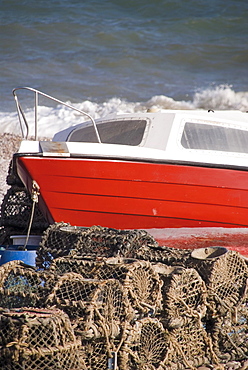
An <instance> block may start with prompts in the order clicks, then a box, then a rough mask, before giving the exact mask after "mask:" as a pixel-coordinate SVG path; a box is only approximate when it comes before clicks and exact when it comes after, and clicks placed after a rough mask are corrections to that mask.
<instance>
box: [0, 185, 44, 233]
mask: <svg viewBox="0 0 248 370" xmlns="http://www.w3.org/2000/svg"><path fill="white" fill-rule="evenodd" d="M31 210H32V199H31V196H30V195H29V193H28V191H27V190H26V189H25V188H24V187H18V186H16V185H13V186H11V187H10V188H9V189H8V191H7V193H6V194H5V196H4V198H3V202H2V204H1V224H2V225H3V226H5V227H12V228H14V229H15V230H16V231H17V230H20V231H21V230H23V229H27V228H28V222H29V219H30V215H31ZM47 227H48V223H47V221H46V220H45V219H44V216H43V215H42V213H41V212H40V210H39V209H38V207H37V206H36V207H35V211H34V218H33V222H32V227H31V230H33V231H37V232H38V231H40V230H45V229H46V228H47Z"/></svg>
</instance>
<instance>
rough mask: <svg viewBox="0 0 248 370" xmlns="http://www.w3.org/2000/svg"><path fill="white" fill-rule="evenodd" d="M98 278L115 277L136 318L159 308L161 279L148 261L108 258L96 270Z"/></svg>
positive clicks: (152, 312)
mask: <svg viewBox="0 0 248 370" xmlns="http://www.w3.org/2000/svg"><path fill="white" fill-rule="evenodd" d="M96 276H97V277H98V279H103V280H105V279H116V280H118V281H119V282H120V283H121V284H122V286H123V288H124V290H125V291H126V293H127V297H128V299H129V301H130V305H131V306H132V308H133V310H134V311H135V312H136V319H138V318H140V316H144V314H145V315H147V314H154V313H155V312H157V311H159V310H161V303H162V294H161V285H162V281H161V279H160V278H159V275H158V273H157V272H156V271H155V270H154V268H153V266H152V265H151V263H150V262H148V261H139V260H135V259H131V258H130V259H128V258H119V257H117V258H109V259H107V260H106V261H105V263H104V264H102V265H101V266H100V267H99V268H98V269H97V270H96Z"/></svg>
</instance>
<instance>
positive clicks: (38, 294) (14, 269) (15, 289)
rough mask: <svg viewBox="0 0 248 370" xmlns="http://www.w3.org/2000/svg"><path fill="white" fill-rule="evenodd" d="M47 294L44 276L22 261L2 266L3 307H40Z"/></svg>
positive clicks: (0, 274)
mask: <svg viewBox="0 0 248 370" xmlns="http://www.w3.org/2000/svg"><path fill="white" fill-rule="evenodd" d="M44 296H45V280H44V276H42V274H40V273H39V272H37V271H36V270H35V268H33V267H31V266H29V265H26V264H25V263H23V262H21V261H10V262H7V263H5V264H4V265H2V266H1V267H0V302H1V307H4V308H17V307H40V306H41V305H42V302H43V298H44Z"/></svg>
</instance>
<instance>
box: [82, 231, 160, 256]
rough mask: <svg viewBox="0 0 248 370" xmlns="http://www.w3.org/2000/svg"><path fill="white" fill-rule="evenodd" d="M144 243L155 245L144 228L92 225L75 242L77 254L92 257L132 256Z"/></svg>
mask: <svg viewBox="0 0 248 370" xmlns="http://www.w3.org/2000/svg"><path fill="white" fill-rule="evenodd" d="M144 245H148V246H149V245H157V242H156V241H155V239H154V238H153V237H152V236H151V235H149V234H148V233H147V232H146V231H144V230H118V229H111V228H107V227H101V226H92V227H90V228H89V229H87V230H86V232H85V233H82V235H81V238H80V239H79V240H78V244H77V248H76V249H77V252H76V254H77V255H80V256H93V257H106V258H108V257H115V256H122V257H126V258H132V257H133V255H134V254H135V253H136V251H137V250H138V249H139V248H141V247H143V246H144Z"/></svg>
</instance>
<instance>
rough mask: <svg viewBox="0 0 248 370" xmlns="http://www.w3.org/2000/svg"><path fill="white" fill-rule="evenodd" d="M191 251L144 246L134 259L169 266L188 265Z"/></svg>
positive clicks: (152, 245)
mask: <svg viewBox="0 0 248 370" xmlns="http://www.w3.org/2000/svg"><path fill="white" fill-rule="evenodd" d="M191 252H192V251H191V250H190V249H177V248H171V247H166V246H159V245H158V244H157V243H155V244H152V243H149V244H144V245H142V246H141V247H140V248H139V249H137V250H135V251H134V253H133V254H132V257H133V258H138V259H141V260H146V261H150V262H153V263H163V264H165V265H167V266H183V267H185V266H186V265H187V261H188V259H189V258H190V255H191Z"/></svg>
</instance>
